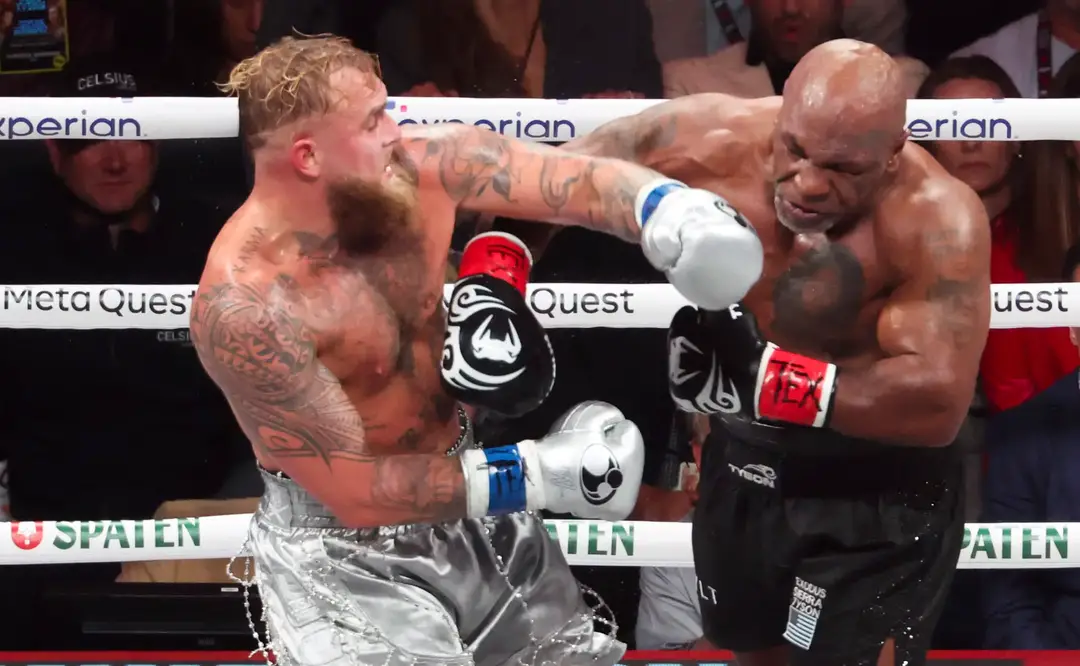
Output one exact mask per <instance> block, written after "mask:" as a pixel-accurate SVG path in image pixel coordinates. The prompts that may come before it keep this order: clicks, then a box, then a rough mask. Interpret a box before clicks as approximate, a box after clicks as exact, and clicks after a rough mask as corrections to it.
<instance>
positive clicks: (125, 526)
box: [0, 514, 1080, 569]
mask: <svg viewBox="0 0 1080 666" xmlns="http://www.w3.org/2000/svg"><path fill="white" fill-rule="evenodd" d="M250 520H251V515H250V514H241V515H232V516H206V517H203V518H170V519H165V520H94V521H89V520H88V521H72V522H16V523H0V531H3V532H5V533H9V534H11V539H10V540H9V539H0V565H10V564H67V563H74V562H137V561H146V560H195V559H227V558H230V557H232V556H233V555H236V554H237V553H239V552H240V549H241V547H242V546H243V545H244V535H245V534H247V528H248V522H249V521H250ZM546 524H547V528H548V533H549V534H550V535H551V536H552V537H553V538H554V539H556V540H557V541H558V542H559V546H560V548H561V550H562V551H563V554H565V555H566V559H567V561H568V562H569V563H570V564H572V565H588V566H617V567H626V566H630V567H680V568H692V567H693V566H694V555H693V552H692V550H691V547H690V544H691V540H690V530H691V529H692V526H691V525H689V524H688V523H658V522H634V521H621V522H616V523H610V522H607V521H602V520H548V521H546ZM964 528H965V531H964V545H963V549H962V550H961V552H960V559H959V562H958V567H959V568H961V569H1068V568H1074V567H1077V566H1080V523H970V524H968V525H965V526H964Z"/></svg>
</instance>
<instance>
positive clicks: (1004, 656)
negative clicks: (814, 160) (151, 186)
mask: <svg viewBox="0 0 1080 666" xmlns="http://www.w3.org/2000/svg"><path fill="white" fill-rule="evenodd" d="M662 101H663V100H530V99H491V100H489V99H468V98H393V99H391V100H389V101H388V103H387V110H388V112H389V113H390V115H391V116H392V117H393V118H394V119H395V120H396V121H397V122H398V123H399V124H403V125H404V124H436V123H468V124H472V125H477V126H480V127H486V128H488V129H491V130H493V131H496V132H500V133H504V134H507V135H510V136H513V137H516V138H519V139H524V140H532V141H548V142H562V141H567V140H569V139H572V138H574V137H577V136H580V135H582V134H585V133H587V132H589V131H591V130H593V129H595V128H596V127H598V126H600V125H602V124H603V123H605V122H607V121H609V120H612V119H614V118H616V117H620V116H626V115H631V114H634V113H636V112H638V111H640V110H642V109H645V108H647V107H649V106H652V105H655V104H659V103H661V102H662ZM1076 118H1080V100H1075V99H1007V100H989V99H960V100H912V101H910V102H909V104H908V120H907V127H908V130H909V132H910V135H911V138H912V139H914V140H934V141H949V140H979V141H983V140H989V141H1019V140H1024V141H1028V140H1066V141H1074V140H1080V122H1078V121H1076V120H1074V119H1076ZM238 130H239V118H238V113H237V101H236V99H225V98H221V99H204V98H171V97H170V98H153V97H143V98H138V99H118V98H79V99H63V98H0V140H23V139H25V140H40V139H92V140H131V139H141V140H168V139H198V138H228V137H236V136H237V135H238ZM0 289H2V292H3V299H2V304H0V327H3V328H18V329H71V330H89V329H125V328H136V329H151V330H157V331H159V332H160V333H159V334H171V332H172V331H176V330H181V329H186V328H187V327H188V318H189V314H190V308H191V301H192V298H193V296H194V293H195V286H194V285H165V286H148V285H120V284H112V285H64V284H39V285H0ZM449 289H450V287H447V292H446V294H445V296H449ZM988 297H989V298H990V299H991V304H992V318H991V327H992V328H1021V327H1060V326H1080V285H1077V284H1069V283H1061V284H1057V283H1054V284H1023V285H993V286H992V288H991V294H989V295H988ZM528 303H529V306H530V308H531V309H532V310H533V312H534V314H535V315H536V317H537V319H538V320H539V321H540V322H541V323H542V324H543V325H544V326H545V327H548V328H666V327H667V326H668V324H669V323H670V320H671V318H672V316H673V315H674V313H675V312H676V311H677V310H678V309H679V308H681V307H682V306H684V305H686V304H687V301H686V300H685V299H683V298H682V297H681V296H679V295H678V294H677V293H676V291H675V290H674V288H673V287H671V286H670V285H666V284H664V285H594V284H534V285H530V286H529V291H528ZM249 518H250V516H247V515H233V516H215V517H204V518H190V519H171V520H157V521H155V520H109V521H57V522H11V523H6V524H3V525H0V532H2V534H0V564H3V565H27V564H47V563H50V564H55V563H75V562H131V561H140V560H169V559H198V558H214V559H217V558H229V557H232V556H234V555H237V554H238V553H239V552H240V550H241V547H242V545H243V542H244V534H245V532H246V527H247V523H248V520H249ZM547 529H548V532H549V535H550V536H551V537H552V538H553V539H555V540H556V541H558V543H559V545H560V548H561V550H562V551H563V553H564V554H565V555H566V558H567V560H568V561H569V562H570V564H572V565H590V566H597V565H601V566H634V567H652V566H674V567H690V566H692V561H693V558H692V553H691V547H690V530H691V526H690V525H688V524H685V523H649V522H617V523H608V522H603V521H585V520H561V521H548V523H547ZM958 566H959V568H963V569H1002V568H1008V569H1045V568H1073V567H1077V566H1080V523H1019V524H969V525H967V526H966V530H965V536H964V547H963V550H962V552H961V556H960V560H959V562H958ZM729 658H730V657H729V656H728V655H725V654H716V653H714V654H710V655H701V654H694V653H670V652H665V653H629V654H628V655H627V658H626V659H625V660H624V661H625V663H628V664H645V663H657V662H658V661H659V662H662V663H665V664H672V663H688V664H689V663H693V664H699V663H700V664H705V663H708V664H723V663H728V662H725V661H724V660H725V659H729ZM260 659H261V658H260ZM972 660H974V661H972ZM31 663H33V664H45V663H48V664H56V665H57V666H59V665H60V664H65V665H66V664H87V665H89V664H95V665H98V664H102V665H104V664H110V665H111V664H125V665H127V666H133V665H134V664H140V665H146V666H151V665H152V666H158V665H159V664H160V665H161V666H166V665H168V666H174V665H175V666H179V664H199V665H202V664H211V663H213V664H218V665H219V666H226V665H228V666H231V665H232V664H236V665H239V664H246V663H251V660H250V659H249V656H248V655H246V654H242V653H241V654H237V653H92V654H85V653H83V654H64V653H51V654H43V653H36V654H29V653H0V666H3V665H4V664H13V665H15V664H19V665H28V664H31ZM931 663H938V664H947V663H956V664H961V663H965V664H976V663H987V664H990V663H993V664H1024V666H1051V665H1052V664H1053V665H1059V664H1076V663H1080V657H1077V656H1076V655H1075V654H1074V653H1023V654H1022V653H994V654H991V653H985V652H978V653H964V654H938V655H936V656H934V657H933V658H932V660H931Z"/></svg>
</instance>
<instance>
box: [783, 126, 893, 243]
mask: <svg viewBox="0 0 1080 666" xmlns="http://www.w3.org/2000/svg"><path fill="white" fill-rule="evenodd" d="M894 152H895V146H894V141H892V140H890V138H889V137H888V136H885V135H879V134H876V133H874V132H873V131H867V132H858V131H853V130H852V129H851V128H847V127H844V126H842V124H841V123H838V122H837V121H836V119H835V118H833V119H830V118H822V117H820V116H818V115H816V114H808V113H802V112H800V111H798V110H794V109H786V112H785V111H782V112H781V114H780V119H779V121H778V123H777V126H776V131H775V134H774V136H773V162H772V167H773V173H772V176H773V182H774V187H775V194H774V204H775V206H776V215H777V217H778V218H779V219H780V222H781V223H782V224H783V225H784V226H785V227H787V228H789V229H791V230H792V231H794V232H796V233H813V232H818V233H823V232H825V231H828V230H829V229H830V228H832V227H833V226H834V225H836V224H837V223H838V222H840V221H842V220H845V219H848V218H850V217H852V216H855V215H859V214H861V213H862V212H864V211H866V210H867V209H868V208H869V207H870V206H871V205H872V202H873V200H874V198H875V196H876V194H877V192H878V189H879V188H880V187H881V184H882V182H883V180H884V176H885V173H886V170H887V168H888V164H889V161H890V159H891V158H892V156H893V154H894Z"/></svg>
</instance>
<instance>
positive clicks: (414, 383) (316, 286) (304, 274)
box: [192, 202, 459, 469]
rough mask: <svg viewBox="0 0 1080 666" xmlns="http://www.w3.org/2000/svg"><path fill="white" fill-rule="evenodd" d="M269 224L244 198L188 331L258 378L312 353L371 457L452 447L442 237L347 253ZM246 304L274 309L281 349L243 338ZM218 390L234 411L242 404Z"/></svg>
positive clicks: (454, 423) (209, 267)
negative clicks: (349, 410) (344, 401)
mask: <svg viewBox="0 0 1080 666" xmlns="http://www.w3.org/2000/svg"><path fill="white" fill-rule="evenodd" d="M274 222H275V221H272V220H268V219H267V218H266V216H265V215H264V214H263V213H261V212H260V211H259V209H258V207H257V206H255V205H252V204H251V203H250V202H249V203H248V204H245V206H244V207H242V208H241V209H240V210H239V211H237V213H236V214H235V215H234V216H233V219H232V220H230V222H229V223H228V224H227V225H226V226H225V228H224V229H223V230H222V232H221V234H220V235H219V236H218V239H217V240H216V241H215V243H214V245H213V247H212V248H211V251H210V255H209V257H208V259H207V264H206V269H205V271H204V273H203V275H202V278H201V280H200V284H199V292H198V294H197V295H196V298H195V303H196V306H195V307H196V311H195V315H194V316H193V319H192V329H193V334H194V335H196V336H199V335H200V334H201V336H202V337H203V338H204V340H207V341H208V343H209V344H210V345H211V346H212V347H213V350H214V353H216V354H219V355H222V354H225V355H230V356H231V357H232V360H231V362H232V363H233V364H246V365H250V366H251V368H252V369H253V370H254V371H255V372H266V373H286V374H288V373H290V371H291V368H292V367H295V366H297V365H299V364H298V363H297V360H298V358H299V357H300V356H302V355H312V354H314V355H315V356H316V357H317V358H318V360H319V361H320V362H321V365H322V366H323V367H325V369H326V370H327V371H329V372H330V373H332V374H333V375H334V377H335V378H336V379H337V381H338V382H339V383H340V384H341V387H342V389H344V392H345V394H346V395H347V397H348V399H349V401H350V402H351V404H352V407H353V408H355V410H356V411H357V412H358V413H359V416H360V418H361V420H362V422H363V431H364V433H363V439H364V448H365V449H366V453H369V454H372V455H380V454H387V455H389V454H394V453H419V452H430V451H437V450H445V449H446V448H448V447H449V446H450V445H452V444H453V443H454V442H455V441H456V439H457V435H458V432H459V419H458V412H457V404H456V402H455V401H454V400H453V399H451V398H449V397H448V396H446V395H445V394H444V392H443V390H442V388H441V385H440V382H439V374H438V366H439V359H440V356H441V350H442V341H443V336H444V330H445V328H444V326H445V312H444V310H443V305H442V289H443V283H444V274H445V262H446V252H445V246H443V247H444V249H443V250H442V252H441V253H439V252H438V247H439V242H440V241H441V240H442V239H440V238H425V239H424V240H423V241H421V242H419V243H403V244H402V245H401V246H400V247H399V248H390V249H388V250H386V251H381V252H379V253H378V254H377V255H373V256H363V257H353V256H348V257H345V256H344V254H343V253H341V252H337V251H336V246H335V244H334V241H333V239H332V237H331V238H330V239H329V240H327V239H326V238H323V237H319V236H316V235H315V234H312V233H308V232H297V231H291V230H288V229H286V228H284V227H280V226H277V225H275V224H274ZM446 242H447V243H448V242H449V239H446ZM244 309H251V310H253V311H254V310H261V311H265V312H269V313H271V315H270V317H272V318H273V323H274V328H275V329H276V330H277V331H278V334H277V336H276V342H277V344H278V345H279V346H278V347H277V348H273V349H272V348H268V346H267V345H266V344H265V343H264V342H263V341H262V340H263V339H264V338H260V337H259V336H257V335H245V332H246V327H247V326H248V324H247V323H246V318H244V317H238V316H236V313H237V312H239V311H241V310H244ZM230 310H232V312H230ZM197 329H201V330H197ZM211 374H213V373H211ZM295 381H297V382H299V381H302V377H296V378H295ZM222 388H223V390H224V392H225V395H226V397H227V398H228V399H229V400H230V402H233V403H234V405H233V406H234V408H236V404H235V402H234V401H236V400H242V399H244V398H243V397H242V396H236V395H230V391H229V389H228V387H224V386H223V387H222ZM249 436H250V433H249ZM253 439H254V438H253ZM256 455H257V456H258V457H259V459H260V462H262V463H263V464H264V466H266V467H267V468H269V469H275V466H274V463H273V461H272V460H271V459H270V457H269V455H267V454H266V452H263V451H259V450H258V447H256Z"/></svg>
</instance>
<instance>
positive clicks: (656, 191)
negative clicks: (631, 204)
mask: <svg viewBox="0 0 1080 666" xmlns="http://www.w3.org/2000/svg"><path fill="white" fill-rule="evenodd" d="M684 188H686V185H683V184H682V183H677V182H675V181H671V182H667V183H664V184H663V185H657V186H656V187H654V188H653V190H652V192H649V194H648V196H646V197H645V203H643V204H641V226H643V227H644V226H645V223H646V222H648V221H649V218H650V217H652V214H653V213H655V212H656V207H657V206H659V205H660V200H661V199H663V198H664V197H666V196H667V195H668V194H670V193H671V192H673V191H675V190H681V189H684Z"/></svg>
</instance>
